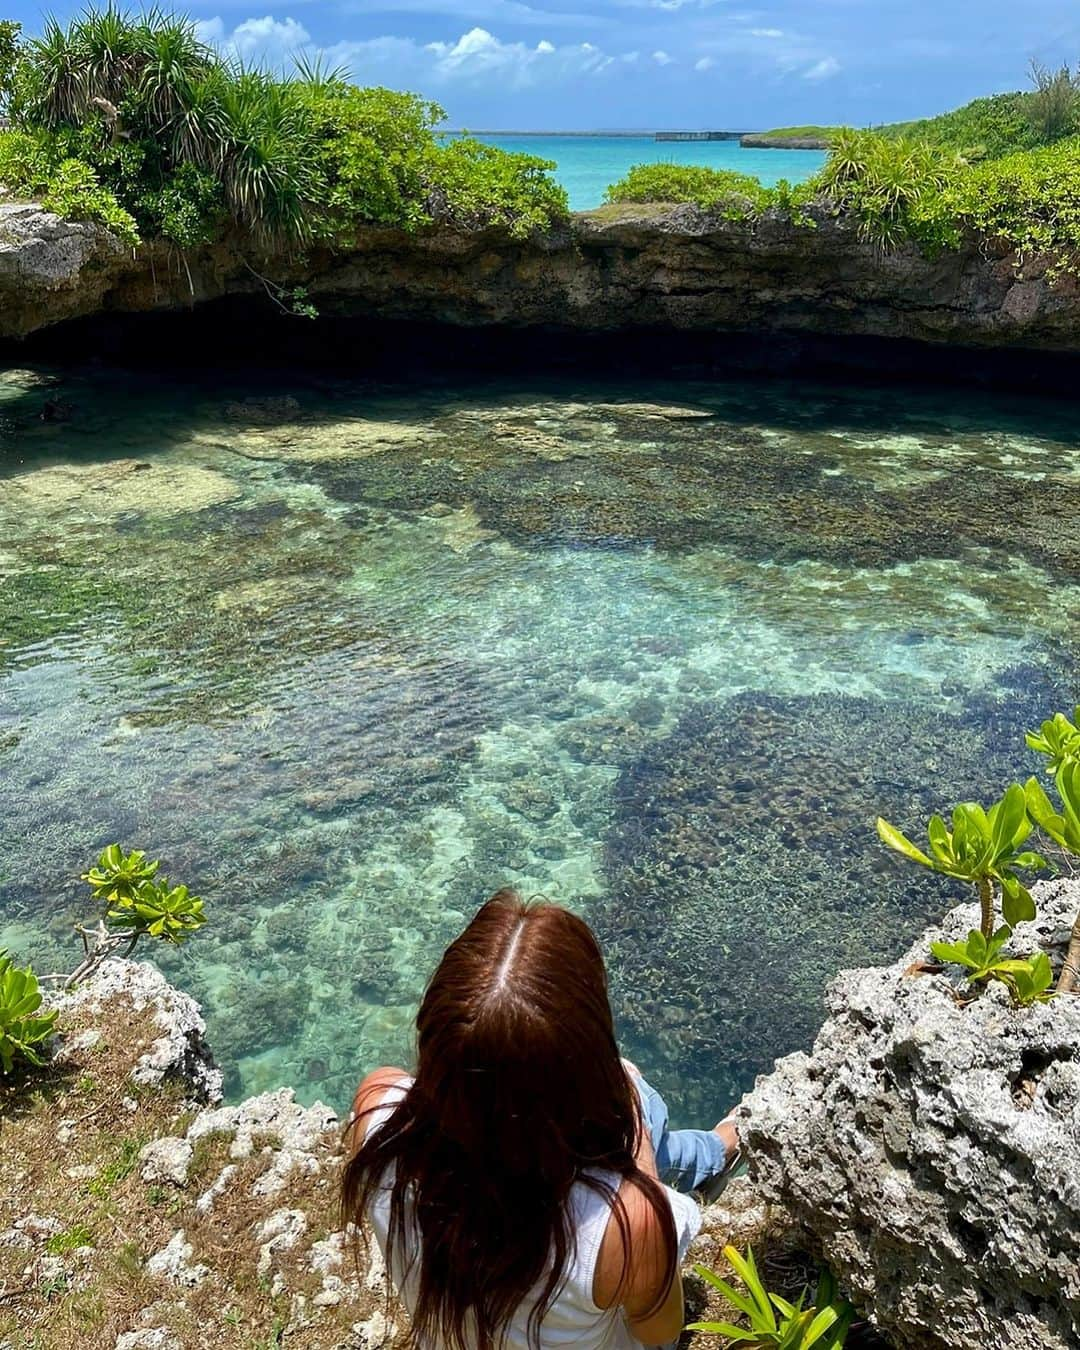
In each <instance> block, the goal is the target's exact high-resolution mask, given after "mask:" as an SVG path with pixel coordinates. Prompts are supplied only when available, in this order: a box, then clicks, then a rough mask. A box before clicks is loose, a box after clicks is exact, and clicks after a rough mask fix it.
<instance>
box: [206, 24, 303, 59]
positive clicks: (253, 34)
mask: <svg viewBox="0 0 1080 1350" xmlns="http://www.w3.org/2000/svg"><path fill="white" fill-rule="evenodd" d="M196 29H197V31H198V34H199V37H200V38H202V40H203V41H204V42H207V43H210V44H212V45H213V46H215V47H219V48H220V49H221V50H222V51H228V52H232V53H233V54H234V55H236V56H239V57H240V58H241V59H242V60H243V61H246V62H250V63H251V64H254V65H269V66H280V65H282V64H286V63H287V62H288V61H289V59H290V58H291V57H293V56H294V55H295V54H296V53H297V52H300V51H303V49H304V48H305V47H307V46H308V45H309V44H310V42H311V34H310V33H309V32H308V31H307V29H306V28H305V27H304V25H303V24H302V23H297V21H296V20H295V19H288V18H287V19H275V18H272V17H271V16H270V15H269V14H267V15H265V16H264V17H263V18H261V19H254V18H252V19H245V20H244V21H243V23H240V24H237V26H236V27H235V28H234V29H233V30H232V32H231V33H226V31H225V24H224V22H223V21H222V20H221V19H220V18H214V19H205V20H204V21H203V22H202V23H199V24H197V25H196Z"/></svg>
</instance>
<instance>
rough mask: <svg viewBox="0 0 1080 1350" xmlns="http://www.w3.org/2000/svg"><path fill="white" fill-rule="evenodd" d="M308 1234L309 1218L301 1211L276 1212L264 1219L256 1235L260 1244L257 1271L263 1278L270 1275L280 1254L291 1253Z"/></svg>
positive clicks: (256, 1239)
mask: <svg viewBox="0 0 1080 1350" xmlns="http://www.w3.org/2000/svg"><path fill="white" fill-rule="evenodd" d="M306 1232H307V1217H306V1215H305V1214H304V1213H303V1211H302V1210H299V1209H279V1210H275V1211H274V1213H273V1214H271V1215H270V1216H269V1218H267V1219H264V1220H263V1222H262V1223H261V1224H260V1225H259V1227H258V1229H257V1231H256V1233H255V1241H256V1242H257V1243H258V1244H259V1260H258V1263H257V1265H256V1271H257V1273H258V1274H259V1276H260V1277H261V1278H265V1277H266V1276H267V1275H269V1274H270V1271H271V1269H272V1267H273V1264H274V1257H275V1255H276V1254H277V1253H278V1252H287V1251H291V1250H292V1248H293V1247H295V1246H296V1244H297V1243H298V1242H299V1241H300V1239H301V1238H302V1237H303V1235H304V1233H306Z"/></svg>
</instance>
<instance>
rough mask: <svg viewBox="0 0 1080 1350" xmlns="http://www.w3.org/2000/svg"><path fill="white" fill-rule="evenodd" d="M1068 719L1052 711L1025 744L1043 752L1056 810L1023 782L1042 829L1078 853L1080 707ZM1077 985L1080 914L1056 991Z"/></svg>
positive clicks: (1041, 791) (1036, 786) (1037, 786)
mask: <svg viewBox="0 0 1080 1350" xmlns="http://www.w3.org/2000/svg"><path fill="white" fill-rule="evenodd" d="M1074 718H1075V720H1074V721H1070V720H1069V719H1068V718H1067V717H1066V716H1065V714H1064V713H1055V714H1054V716H1053V717H1051V718H1049V719H1048V720H1047V721H1045V722H1044V723H1043V724H1042V726H1041V727H1040V728H1039V730H1038V731H1029V732H1028V734H1027V737H1026V739H1027V743H1028V745H1029V746H1030V747H1031V749H1032V750H1037V751H1038V752H1039V753H1040V754H1041V755H1045V757H1046V761H1047V768H1048V769H1049V771H1050V773H1051V774H1052V775H1053V778H1054V786H1055V788H1056V789H1057V794H1058V797H1059V798H1060V800H1061V810H1060V811H1056V810H1055V809H1054V806H1053V803H1052V802H1051V800H1050V798H1049V796H1048V795H1047V792H1046V790H1045V788H1044V787H1043V785H1042V784H1041V783H1040V782H1039V780H1038V779H1037V778H1035V777H1032V778H1029V779H1028V781H1027V784H1026V785H1025V789H1024V791H1025V793H1026V795H1027V810H1028V814H1029V815H1030V816H1031V819H1032V820H1033V821H1034V822H1035V823H1036V825H1038V827H1039V829H1040V830H1042V832H1043V833H1044V834H1045V835H1047V836H1049V838H1051V839H1052V840H1053V841H1054V843H1055V844H1057V845H1058V846H1059V848H1063V849H1064V850H1065V851H1066V853H1071V854H1074V855H1076V856H1080V706H1078V707H1077V708H1076V710H1075V713H1074ZM1078 984H1080V914H1078V915H1077V916H1076V921H1075V922H1074V924H1073V928H1072V935H1071V936H1070V939H1069V948H1068V951H1067V952H1066V955H1065V964H1064V966H1063V967H1062V970H1061V975H1060V977H1059V979H1058V992H1059V993H1063V994H1067V993H1073V992H1074V991H1075V989H1076V987H1077V985H1078Z"/></svg>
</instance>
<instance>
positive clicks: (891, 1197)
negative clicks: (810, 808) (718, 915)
mask: <svg viewBox="0 0 1080 1350" xmlns="http://www.w3.org/2000/svg"><path fill="white" fill-rule="evenodd" d="M1035 894H1036V898H1037V900H1038V903H1039V909H1040V913H1039V917H1038V918H1037V919H1036V920H1035V922H1033V923H1030V924H1022V925H1020V927H1019V928H1018V929H1017V932H1016V934H1015V935H1014V938H1013V940H1012V943H1011V946H1012V948H1013V950H1014V952H1015V954H1019V955H1026V954H1029V953H1030V952H1031V951H1032V950H1034V949H1035V948H1036V947H1037V946H1042V947H1044V948H1045V949H1046V950H1047V951H1048V952H1049V954H1050V956H1051V960H1052V962H1054V964H1055V967H1060V964H1061V958H1062V956H1063V950H1064V943H1065V941H1066V939H1067V936H1068V928H1069V926H1070V925H1071V923H1072V921H1073V918H1074V917H1075V915H1076V911H1077V908H1078V907H1080V882H1065V881H1061V882H1053V883H1044V884H1042V885H1040V886H1037V887H1036V888H1035ZM977 922H978V913H977V908H976V907H975V906H961V907H960V908H958V909H956V910H954V911H952V912H951V913H950V914H949V915H948V916H947V917H946V919H945V921H944V923H943V925H942V928H941V930H940V931H932V932H930V933H928V934H927V935H926V937H925V939H923V940H921V941H920V942H919V943H918V944H917V945H916V946H915V947H913V948H912V950H911V951H910V952H909V953H908V954H907V955H906V956H904V957H903V958H902V959H901V960H900V961H898V962H897V963H896V964H895V965H892V966H889V967H885V968H879V969H872V970H853V971H847V972H845V973H844V974H842V975H841V976H840V977H839V978H838V979H837V980H836V981H834V983H833V984H832V985H831V986H830V988H829V991H828V995H827V1005H828V1011H829V1017H828V1020H827V1021H826V1023H825V1025H824V1027H823V1028H822V1030H821V1033H820V1035H819V1036H818V1038H817V1041H816V1042H815V1045H814V1049H813V1051H812V1052H811V1053H810V1054H802V1053H800V1054H795V1055H789V1056H788V1057H787V1058H785V1059H783V1060H780V1061H779V1062H778V1064H777V1066H776V1069H775V1071H774V1072H773V1073H772V1074H769V1075H767V1076H765V1077H763V1078H761V1079H759V1080H758V1083H757V1085H756V1087H755V1089H754V1091H753V1093H752V1094H751V1095H750V1097H749V1098H748V1099H747V1101H746V1103H745V1108H744V1109H745V1112H746V1115H747V1121H746V1123H745V1124H744V1126H743V1127H742V1128H743V1137H744V1141H745V1142H746V1144H747V1146H748V1149H749V1153H750V1160H751V1175H752V1177H753V1178H754V1182H755V1185H756V1188H757V1190H758V1192H759V1193H760V1195H761V1196H762V1198H763V1199H764V1200H766V1201H767V1202H773V1203H777V1204H780V1205H782V1206H784V1208H785V1209H786V1210H787V1211H788V1212H789V1214H790V1215H791V1217H792V1218H793V1219H794V1220H795V1221H796V1222H797V1223H798V1224H799V1226H800V1227H801V1228H802V1229H803V1230H805V1232H806V1233H807V1234H808V1235H809V1237H810V1239H811V1242H812V1244H813V1246H814V1247H815V1248H816V1249H817V1250H818V1251H819V1252H821V1253H823V1254H824V1255H825V1256H826V1257H827V1259H828V1262H829V1264H830V1265H831V1266H832V1268H833V1270H834V1271H835V1273H836V1275H837V1277H838V1279H839V1281H840V1283H841V1285H842V1286H843V1287H844V1288H845V1289H846V1290H847V1291H848V1293H849V1294H850V1295H851V1297H852V1298H853V1300H854V1301H855V1302H856V1303H857V1304H858V1305H860V1306H861V1307H862V1308H863V1309H864V1310H865V1311H866V1312H867V1313H869V1314H870V1315H871V1316H872V1317H873V1319H874V1320H875V1321H876V1322H877V1324H878V1325H879V1327H880V1328H881V1330H882V1332H883V1333H884V1334H885V1336H886V1337H887V1338H888V1339H889V1341H890V1343H892V1344H893V1345H895V1346H896V1347H897V1350H946V1348H947V1350H976V1347H985V1346H994V1347H1017V1348H1018V1350H1019V1348H1020V1347H1023V1350H1065V1348H1066V1347H1067V1346H1075V1345H1077V1344H1078V1343H1080V998H1077V997H1067V998H1061V999H1057V1000H1055V1001H1053V1002H1052V1003H1049V1004H1042V1005H1037V1006H1035V1007H1031V1008H1014V1007H1013V1006H1012V1005H1011V1001H1010V998H1009V995H1008V992H1007V990H1006V989H1005V987H1004V986H1003V985H1001V984H1000V983H997V984H993V983H992V984H990V985H989V986H988V987H987V988H986V989H985V990H984V991H983V992H982V993H980V994H979V996H978V997H977V998H975V999H973V1000H971V1001H967V1002H964V1001H961V996H964V997H966V995H967V992H968V991H967V988H966V983H965V982H964V981H963V980H962V979H957V978H953V976H952V975H950V974H949V973H943V974H913V973H909V968H910V967H911V965H912V963H913V962H915V961H917V960H920V959H923V960H925V958H926V957H927V954H928V944H929V942H930V940H932V939H936V938H941V937H944V938H945V939H946V940H950V941H953V940H956V939H958V938H961V937H963V935H964V934H965V933H966V932H967V930H968V929H969V928H971V927H973V926H976V925H977Z"/></svg>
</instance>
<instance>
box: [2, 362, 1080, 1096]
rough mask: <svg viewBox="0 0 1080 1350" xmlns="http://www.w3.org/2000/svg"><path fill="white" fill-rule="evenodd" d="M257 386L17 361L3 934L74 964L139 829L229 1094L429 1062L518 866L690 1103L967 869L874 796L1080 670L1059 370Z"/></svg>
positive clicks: (1019, 750) (1075, 531) (982, 769)
mask: <svg viewBox="0 0 1080 1350" xmlns="http://www.w3.org/2000/svg"><path fill="white" fill-rule="evenodd" d="M269 383H270V384H271V385H272V387H259V386H258V385H257V384H256V383H255V382H254V381H243V380H241V379H240V378H239V377H233V379H232V380H231V382H229V381H225V380H222V381H220V382H217V383H214V382H212V381H209V380H206V379H204V380H201V381H194V380H180V379H174V380H172V381H170V380H168V379H164V378H155V377H151V376H148V375H147V374H145V373H139V374H134V375H126V374H124V373H108V372H103V371H97V372H93V373H86V374H79V373H71V372H67V373H58V372H50V371H48V370H34V371H25V370H24V371H14V370H11V371H8V372H6V374H4V375H3V376H0V438H2V439H0V444H2V449H3V477H2V478H0V623H2V646H0V770H2V773H0V834H2V842H3V853H2V864H0V943H6V944H8V945H10V946H12V947H13V948H14V949H16V950H17V951H18V952H20V953H21V954H23V955H26V956H30V957H32V958H33V959H34V960H35V961H36V963H37V964H38V965H39V966H42V967H45V968H49V969H55V968H60V967H62V966H67V965H70V964H72V962H73V953H74V948H73V939H72V937H71V927H70V926H71V923H72V921H73V920H74V919H75V918H77V917H79V916H81V915H85V914H86V913H87V912H88V911H87V907H86V905H85V900H84V897H83V894H82V892H83V890H84V888H83V887H81V886H80V884H79V883H78V881H77V880H75V878H76V877H77V875H78V873H79V871H81V870H82V869H83V868H84V867H85V865H86V864H87V862H88V861H89V860H90V859H91V858H92V857H93V855H94V854H95V853H96V852H97V850H98V849H99V848H100V847H101V846H102V845H103V844H105V843H107V842H109V841H110V840H112V839H114V838H115V839H119V840H120V841H122V842H123V843H125V844H127V845H139V846H142V847H146V848H148V849H150V850H152V852H153V853H154V854H156V855H160V856H161V857H162V858H163V859H164V860H165V864H166V867H167V870H168V871H169V872H170V874H172V875H175V876H176V877H177V878H178V879H183V880H186V881H188V882H189V884H191V885H193V886H194V887H196V888H197V889H198V890H199V891H200V893H202V894H203V895H204V896H205V897H206V899H207V906H208V911H209V913H210V916H211V922H210V923H209V924H208V925H207V927H206V929H205V930H203V932H201V933H200V934H199V935H198V936H197V937H196V938H195V939H194V940H193V941H192V942H191V943H190V944H189V946H188V947H187V948H186V949H185V950H184V951H183V952H181V953H177V954H175V955H173V954H169V953H166V954H165V964H166V966H167V968H168V969H169V971H170V972H171V973H172V974H173V975H174V977H175V978H176V979H177V980H178V981H179V982H180V983H181V984H182V985H183V986H184V987H186V988H187V989H189V990H190V991H191V992H192V993H194V994H195V995H196V996H197V997H198V998H199V999H200V1000H201V1001H202V1002H203V1004H204V1007H205V1009H206V1012H207V1016H208V1020H209V1023H210V1031H211V1038H212V1043H213V1045H214V1047H215V1049H216V1051H217V1053H218V1056H219V1058H220V1059H221V1061H222V1063H223V1065H224V1067H225V1068H226V1069H227V1071H228V1081H229V1087H230V1090H231V1091H232V1092H233V1093H234V1094H238V1093H247V1092H252V1091H256V1090H261V1089H264V1088H270V1087H274V1086H277V1085H280V1084H282V1083H291V1084H296V1085H298V1087H299V1090H300V1092H301V1094H302V1095H303V1096H304V1097H306V1098H308V1099H311V1098H313V1097H315V1096H322V1097H323V1098H325V1099H329V1100H330V1101H332V1102H333V1103H335V1104H336V1105H338V1106H341V1105H343V1104H344V1103H345V1102H346V1101H347V1099H348V1097H349V1095H350V1093H351V1090H352V1087H353V1085H354V1084H355V1081H356V1079H357V1077H358V1075H359V1074H360V1073H361V1072H362V1071H363V1070H365V1069H367V1068H370V1067H371V1066H373V1065H374V1064H375V1063H377V1062H381V1061H385V1060H399V1059H402V1058H404V1057H407V1055H408V1053H409V1050H408V1046H409V1033H410V1021H411V1018H412V1016H413V1013H414V1009H415V1004H416V1001H417V998H418V996H419V994H420V992H421V990H422V987H423V983H424V981H425V979H426V977H427V974H428V973H429V971H430V969H431V967H432V964H433V963H434V961H435V960H436V959H437V957H438V955H439V953H440V952H441V950H442V949H443V947H444V946H445V944H446V943H447V942H448V941H449V940H450V939H451V938H452V937H453V936H454V935H455V933H456V932H457V931H458V930H459V929H460V927H461V926H462V924H463V923H464V922H465V921H466V919H467V917H468V916H469V914H470V913H471V912H472V911H473V909H474V908H475V906H476V905H477V904H478V903H479V902H480V901H481V900H482V899H483V897H484V896H485V894H487V893H489V892H490V891H491V890H493V889H495V888H496V887H498V886H501V885H504V884H513V885H516V886H518V887H519V888H520V889H521V890H523V891H524V892H526V893H528V894H532V893H543V894H545V895H548V896H550V897H552V898H554V899H557V900H559V901H562V902H565V903H567V904H570V905H572V906H573V907H575V908H576V909H577V910H579V911H580V912H581V913H582V914H584V915H585V916H586V917H587V918H588V919H589V920H590V921H591V922H592V923H593V924H594V925H595V926H596V928H597V930H598V932H599V934H600V936H601V939H602V941H603V943H604V946H605V949H606V951H607V953H608V956H609V960H610V964H611V969H612V977H613V1001H614V1003H615V1006H616V1009H617V1013H618V1016H619V1020H620V1026H621V1031H622V1034H623V1037H624V1040H625V1043H626V1047H627V1049H628V1051H629V1052H630V1053H632V1054H633V1055H634V1056H635V1057H637V1058H639V1059H640V1061H641V1062H642V1064H643V1065H644V1066H645V1067H646V1068H647V1069H649V1070H650V1071H651V1073H652V1074H653V1076H654V1077H655V1078H656V1079H657V1080H658V1081H659V1082H660V1084H661V1085H662V1086H663V1087H664V1088H665V1089H666V1090H667V1091H668V1093H669V1094H670V1096H671V1098H672V1100H673V1104H674V1106H675V1109H676V1114H677V1116H678V1117H679V1118H681V1119H684V1120H685V1119H686V1118H687V1117H688V1116H689V1115H691V1114H700V1115H709V1114H711V1113H713V1112H715V1111H716V1110H718V1109H719V1108H720V1107H721V1106H723V1105H725V1103H726V1100H727V1098H728V1097H729V1096H730V1095H731V1094H732V1093H733V1092H735V1091H736V1090H738V1089H741V1088H742V1087H744V1086H746V1085H747V1084H748V1082H749V1081H750V1079H751V1078H752V1076H753V1074H754V1073H755V1072H756V1071H758V1070H760V1069H762V1068H764V1067H766V1066H767V1064H768V1063H769V1062H770V1061H771V1059H772V1057H773V1056H774V1055H776V1054H778V1053H782V1052H785V1051H787V1050H790V1049H794V1048H798V1047H801V1046H804V1045H806V1044H808V1043H809V1040H810V1039H811V1037H812V1035H813V1032H814V1029H815V1026H816V1025H817V1022H818V1020H819V1017H820V1012H819V1009H820V1003H821V991H822V987H823V984H824V982H825V980H826V978H827V976H828V975H829V974H830V973H831V972H832V971H833V970H835V969H836V967H837V966H838V965H841V964H844V963H852V962H863V961H872V960H879V959H883V958H887V957H890V956H891V955H893V954H895V953H897V952H898V951H899V950H900V949H901V947H902V945H903V943H904V942H905V940H906V939H907V938H908V937H909V936H910V935H911V934H912V932H913V931H914V930H916V929H917V928H918V927H920V926H921V925H922V923H923V922H924V920H925V918H926V917H927V916H928V915H929V914H932V913H933V912H935V911H937V910H939V909H940V908H941V907H942V906H943V905H944V903H945V902H946V900H947V898H948V892H947V891H946V889H944V887H943V886H942V884H940V883H939V881H938V880H936V879H934V878H931V877H926V878H923V877H920V876H916V875H914V874H912V873H911V872H909V871H908V870H905V869H904V868H903V867H902V866H901V865H900V864H898V863H897V864H894V863H893V862H892V861H891V860H890V859H889V858H887V857H886V856H884V855H883V853H882V851H881V849H880V847H879V846H878V844H877V842H876V840H875V837H874V834H873V818H874V816H875V814H876V813H877V812H878V811H881V812H882V813H884V814H886V815H888V816H890V817H891V818H893V819H895V820H897V821H898V822H901V823H906V824H909V825H911V824H914V823H915V822H916V821H918V820H920V819H921V818H923V817H924V816H925V814H926V813H927V812H928V811H929V810H932V809H935V808H938V807H940V806H942V805H947V804H949V803H950V802H951V801H952V800H954V799H955V798H956V797H957V796H971V795H976V796H979V795H984V794H986V793H988V792H989V791H991V790H992V789H993V788H994V787H996V786H997V785H999V784H1000V783H1001V782H1002V781H1003V780H1008V779H1009V778H1011V777H1013V776H1016V775H1017V774H1026V773H1027V772H1028V771H1029V762H1028V756H1027V752H1026V751H1025V750H1024V748H1023V744H1022V736H1021V732H1022V730H1023V728H1024V727H1025V726H1027V725H1030V724H1031V723H1033V722H1034V721H1036V720H1037V719H1038V718H1039V717H1040V716H1041V715H1043V714H1044V713H1045V712H1047V711H1049V710H1050V709H1051V708H1052V707H1053V706H1054V705H1055V704H1062V705H1063V704H1064V703H1065V701H1066V700H1067V699H1071V698H1072V697H1073V696H1074V695H1075V694H1076V692H1077V690H1076V681H1075V679H1074V671H1075V656H1076V653H1077V650H1078V647H1080V604H1078V591H1077V584H1076V583H1077V579H1078V577H1080V451H1078V449H1077V432H1076V429H1075V428H1076V425H1077V424H1076V420H1075V416H1074V414H1073V411H1072V409H1071V408H1069V407H1066V406H1061V405H1054V404H1049V403H1037V402H1033V401H1025V400H1020V399H1016V400H1011V401H1010V400H1005V399H1000V398H998V399H995V398H991V397H987V396H985V395H979V396H975V395H958V394H956V393H955V392H948V393H942V392H936V393H926V392H919V391H914V390H902V389H897V390H893V391H891V392H874V391H867V390H866V389H855V388H850V389H846V388H835V389H826V388H822V387H817V386H799V385H792V384H779V383H776V382H774V383H771V384H770V383H754V384H741V385H734V384H728V385H705V384H686V383H683V384H678V385H661V384H656V385H653V386H648V387H646V386H643V385H642V384H640V383H637V384H635V385H634V386H633V387H623V386H619V385H614V384H606V385H602V386H601V385H597V384H591V385H587V384H580V385H578V384H556V383H542V384H541V383H535V384H532V385H526V384H524V383H519V384H510V383H507V382H502V383H499V384H485V385H477V386H476V387H465V386H462V385H461V384H460V383H456V384H454V383H449V382H447V383H445V384H436V385H429V386H426V387H424V388H423V389H411V390H409V391H407V392H402V391H401V390H385V389H383V390H381V389H379V388H378V387H375V386H372V385H361V384H350V383H348V382H344V381H334V380H329V379H326V380H320V381H317V382H307V383H305V382H303V381H302V380H300V379H294V380H288V379H284V378H275V379H273V381H271V382H269ZM267 397H278V398H282V399H287V400H289V401H288V402H285V403H279V404H270V405H267V404H265V403H263V402H259V401H258V400H263V399H266V398H267Z"/></svg>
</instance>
